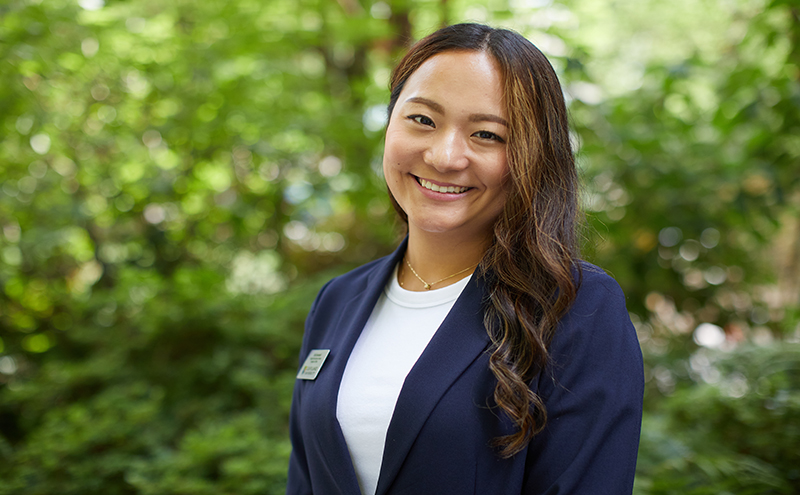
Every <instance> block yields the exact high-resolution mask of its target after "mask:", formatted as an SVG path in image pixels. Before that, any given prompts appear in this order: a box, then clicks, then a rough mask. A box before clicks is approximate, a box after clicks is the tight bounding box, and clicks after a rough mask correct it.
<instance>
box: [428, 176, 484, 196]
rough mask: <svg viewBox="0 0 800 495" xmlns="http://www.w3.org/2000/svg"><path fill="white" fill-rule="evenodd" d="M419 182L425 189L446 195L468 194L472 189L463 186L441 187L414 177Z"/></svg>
mask: <svg viewBox="0 0 800 495" xmlns="http://www.w3.org/2000/svg"><path fill="white" fill-rule="evenodd" d="M414 178H415V179H416V180H417V183H418V184H419V185H420V186H422V187H424V188H425V189H429V190H431V191H434V192H438V193H445V194H461V193H463V192H466V191H467V190H469V189H471V188H470V187H461V186H444V185H442V186H440V185H438V184H434V183H433V182H431V181H429V180H425V179H421V178H419V177H417V176H414Z"/></svg>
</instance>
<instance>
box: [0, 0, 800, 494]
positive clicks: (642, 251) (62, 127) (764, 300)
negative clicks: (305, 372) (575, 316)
mask: <svg viewBox="0 0 800 495" xmlns="http://www.w3.org/2000/svg"><path fill="white" fill-rule="evenodd" d="M466 20H470V21H479V22H489V23H491V24H493V25H496V26H503V27H510V28H513V29H515V30H517V31H519V32H521V33H523V34H524V35H526V36H527V37H529V38H530V39H531V40H532V41H533V42H534V43H535V44H537V46H539V47H540V48H541V49H542V50H543V51H544V52H545V53H546V54H547V55H548V56H549V58H550V60H551V61H552V63H553V65H554V66H555V68H556V69H557V71H558V72H559V74H560V77H561V79H562V83H563V85H564V89H565V91H566V94H567V98H568V102H569V108H570V112H571V117H572V121H573V122H572V123H573V126H574V141H575V143H576V150H577V155H578V160H579V164H580V168H581V173H582V176H583V180H584V185H585V188H584V193H583V202H584V205H585V208H586V222H585V223H586V225H585V228H584V230H583V238H584V253H585V257H586V258H587V259H588V260H590V261H592V262H594V263H597V264H599V265H601V266H603V267H604V268H606V269H607V270H608V271H609V272H610V273H611V274H612V275H613V276H614V277H616V278H617V280H618V281H619V282H620V284H621V285H622V287H623V289H624V290H625V292H626V294H627V297H628V308H629V310H630V312H631V317H632V319H633V321H634V322H635V324H636V328H637V331H638V333H639V337H640V340H641V344H642V347H643V350H644V353H645V367H646V369H645V373H646V378H647V391H646V396H645V407H646V413H645V418H644V426H643V433H642V443H641V450H640V456H639V463H638V471H637V478H636V486H635V490H636V493H637V494H791V493H800V326H798V325H799V322H800V310H799V309H798V308H799V306H800V6H799V5H798V3H796V1H794V0H672V1H669V2H665V1H663V0H485V1H482V2H475V1H469V0H338V1H336V0H227V1H225V2H222V1H190V0H170V1H163V0H106V1H105V3H104V1H103V0H5V1H4V2H2V5H0V181H2V184H0V229H2V232H0V286H1V287H2V290H0V494H26V495H39V494H42V495H44V494H80V495H90V494H103V495H114V494H153V495H163V494H191V495H202V494H237V495H246V494H261V495H263V494H278V493H283V490H284V485H285V477H286V474H285V471H286V463H287V458H288V455H289V452H290V444H289V442H288V438H287V417H288V409H289V403H290V399H291V390H292V384H293V381H294V374H295V367H296V365H297V359H298V356H297V352H298V349H299V346H300V342H301V337H302V328H303V320H304V318H305V313H306V311H307V310H308V307H309V306H310V304H311V301H312V299H313V297H314V295H315V293H316V290H317V289H318V288H319V286H320V285H321V284H322V283H323V282H324V281H326V280H327V279H329V278H330V277H332V276H334V275H336V274H339V273H342V272H344V271H346V270H348V269H350V268H352V267H355V266H357V265H359V264H362V263H364V262H366V261H368V260H371V259H374V258H375V257H377V256H380V255H383V254H386V253H388V252H390V251H391V250H392V249H393V247H394V245H395V244H396V242H397V240H398V238H399V235H400V232H401V231H400V226H399V225H398V222H397V221H396V220H395V218H394V214H393V212H392V211H391V208H390V205H389V202H388V200H387V197H386V193H385V185H384V183H383V180H382V178H381V171H380V163H381V152H382V137H383V126H384V122H385V109H384V108H385V104H386V103H387V100H388V88H387V85H388V76H389V71H390V69H391V67H392V65H393V64H394V63H395V62H396V61H397V60H398V58H399V56H400V55H401V54H402V53H403V50H404V48H405V47H406V46H407V45H408V44H409V43H410V42H411V41H412V40H415V39H418V38H420V37H421V36H423V35H424V34H427V33H429V32H431V31H432V30H434V29H435V28H437V27H439V26H441V25H442V24H443V23H453V22H459V21H466Z"/></svg>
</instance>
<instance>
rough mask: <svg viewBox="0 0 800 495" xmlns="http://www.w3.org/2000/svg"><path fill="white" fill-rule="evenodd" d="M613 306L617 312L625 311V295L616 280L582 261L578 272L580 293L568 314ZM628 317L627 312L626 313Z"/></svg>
mask: <svg viewBox="0 0 800 495" xmlns="http://www.w3.org/2000/svg"><path fill="white" fill-rule="evenodd" d="M609 303H611V304H613V306H614V308H615V309H617V310H620V309H625V294H624V293H623V292H622V288H621V287H620V286H619V284H618V283H617V281H616V280H614V278H612V277H611V276H610V275H608V274H607V273H606V272H605V271H604V270H603V269H602V268H600V267H599V266H596V265H593V264H591V263H588V262H586V261H581V262H580V264H579V270H578V291H577V294H576V297H575V301H573V304H572V307H571V309H570V311H569V313H568V314H573V315H574V314H576V311H577V314H581V311H583V310H586V309H588V308H591V307H596V306H598V305H605V304H609ZM625 316H626V317H627V310H626V311H625Z"/></svg>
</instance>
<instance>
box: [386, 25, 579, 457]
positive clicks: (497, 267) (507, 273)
mask: <svg viewBox="0 0 800 495" xmlns="http://www.w3.org/2000/svg"><path fill="white" fill-rule="evenodd" d="M450 50H470V51H485V52H487V53H489V54H491V55H492V57H494V59H495V60H496V61H497V63H498V65H499V67H500V71H501V76H502V79H503V86H504V87H503V94H504V99H505V102H504V103H505V106H506V114H507V115H508V117H509V136H508V140H507V143H508V144H507V149H506V156H507V161H508V166H509V170H510V177H511V180H510V185H509V190H508V198H507V200H506V204H505V207H504V209H503V211H502V213H501V214H500V217H499V218H498V219H497V221H496V222H495V225H494V232H493V239H492V244H491V246H490V247H489V249H488V250H487V252H486V254H485V255H484V257H483V259H482V260H481V264H480V268H479V270H480V272H479V273H480V274H481V276H483V277H484V279H485V282H486V285H487V288H488V297H487V299H486V301H485V304H484V315H485V316H484V324H485V326H486V330H487V332H488V333H489V336H490V338H491V340H492V344H493V345H492V351H491V356H490V360H489V367H490V369H491V371H492V373H493V374H494V376H495V377H496V378H497V385H496V387H495V390H494V401H495V403H496V404H497V406H499V407H500V408H501V409H502V410H503V411H504V412H505V413H506V414H507V415H508V417H509V418H511V420H512V421H513V422H514V424H515V425H516V427H517V431H515V432H514V433H513V434H511V435H508V436H503V437H500V438H497V439H495V443H496V445H497V446H498V447H499V448H500V452H499V453H500V455H501V456H502V457H511V456H513V455H514V454H516V453H518V452H520V451H521V450H522V449H524V448H525V447H526V446H527V445H528V443H529V442H530V440H531V438H533V436H534V435H535V434H536V433H538V432H539V431H541V430H542V428H543V427H544V425H545V423H546V422H547V411H546V409H545V406H544V403H543V401H542V399H541V398H540V397H539V396H538V395H537V394H535V393H534V392H533V391H532V390H531V389H530V387H529V385H528V384H529V383H530V381H531V380H532V379H533V378H534V377H535V376H536V375H537V374H539V373H540V372H542V371H544V370H545V366H546V365H547V363H548V361H549V357H548V346H549V344H550V341H551V340H552V338H553V334H554V333H555V331H556V327H557V326H558V322H559V320H560V318H561V317H562V316H563V315H564V313H565V312H566V311H567V309H568V308H569V306H570V305H571V304H572V302H573V300H574V299H575V294H576V292H577V285H578V283H579V277H580V270H579V266H578V264H577V263H576V261H577V258H578V246H577V239H576V228H575V226H576V222H577V219H578V215H579V211H578V176H577V171H576V169H575V159H574V156H573V153H572V147H571V145H570V139H569V126H568V118H567V110H566V106H565V104H564V95H563V94H562V92H561V86H560V84H559V82H558V78H557V77H556V74H555V71H554V70H553V68H552V66H551V65H550V62H548V60H547V58H545V56H544V55H543V54H542V52H540V51H539V50H538V49H537V48H536V47H535V46H534V45H533V44H532V43H531V42H530V41H528V40H526V39H525V38H524V37H523V36H521V35H519V34H517V33H515V32H513V31H509V30H505V29H494V28H490V27H488V26H484V25H480V24H456V25H453V26H449V27H445V28H442V29H440V30H439V31H436V32H435V33H433V34H431V35H429V36H427V37H426V38H424V39H422V40H420V41H419V42H417V43H416V44H415V45H414V46H412V47H411V49H410V50H409V52H408V53H407V54H406V55H405V57H403V59H402V60H401V61H400V63H399V64H398V65H397V67H395V69H394V71H393V72H392V78H391V97H390V100H389V116H390V117H391V114H392V111H393V110H394V106H395V104H396V103H397V99H398V97H399V96H400V92H401V91H402V90H403V86H404V85H405V83H406V81H407V80H408V78H409V77H410V76H411V74H413V73H414V71H415V70H417V68H419V66H420V65H422V64H423V63H424V62H425V61H426V60H427V59H429V58H430V57H432V56H434V55H436V54H439V53H442V52H445V51H450ZM389 196H390V198H391V200H392V204H393V205H394V207H395V210H396V211H397V213H398V215H400V218H401V219H402V220H403V221H404V222H407V221H408V216H407V215H406V213H405V212H404V211H403V209H402V208H401V207H400V205H399V204H398V203H397V201H395V199H394V198H393V197H392V195H391V192H390V193H389Z"/></svg>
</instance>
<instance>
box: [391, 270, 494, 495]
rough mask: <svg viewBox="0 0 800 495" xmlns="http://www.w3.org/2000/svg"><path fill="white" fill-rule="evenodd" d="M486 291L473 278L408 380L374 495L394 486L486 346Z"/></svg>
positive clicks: (404, 386) (399, 399)
mask: <svg viewBox="0 0 800 495" xmlns="http://www.w3.org/2000/svg"><path fill="white" fill-rule="evenodd" d="M483 293H484V290H483V283H482V281H481V280H480V279H479V278H478V277H477V276H473V280H470V282H469V284H467V286H466V287H465V288H464V291H463V292H462V293H461V296H459V298H458V299H457V300H456V303H455V304H454V305H453V308H452V309H451V310H450V313H449V314H448V315H447V317H446V318H445V320H444V321H443V322H442V325H441V326H440V327H439V329H438V330H437V331H436V334H435V335H434V336H433V338H432V339H431V341H430V343H429V344H428V347H426V348H425V351H423V353H422V355H421V356H420V358H419V360H418V361H417V363H416V364H415V365H414V367H413V368H412V369H411V372H409V374H408V376H407V377H406V380H405V383H404V384H403V388H402V390H401V391H400V396H399V397H398V399H397V405H396V406H395V410H394V414H393V415H392V420H391V422H390V423H389V430H388V432H387V434H386V447H385V449H384V453H383V463H382V465H381V473H380V477H379V480H378V487H377V490H376V495H383V494H385V493H386V492H387V491H388V489H389V487H390V486H391V485H392V483H393V482H394V479H395V478H396V477H397V474H398V472H399V471H400V467H401V465H402V464H403V461H404V460H405V458H406V456H407V455H408V453H409V451H410V450H411V446H412V445H413V444H414V441H415V440H416V438H417V436H418V435H419V433H420V430H421V429H422V425H423V424H424V423H425V421H426V420H427V418H428V416H429V415H430V414H431V412H432V411H433V409H434V407H436V404H437V403H438V402H439V400H440V399H441V397H442V395H444V393H445V392H446V391H447V389H448V388H450V385H451V384H452V383H453V382H455V381H456V380H457V379H458V377H459V376H460V375H461V373H462V372H463V371H464V370H465V369H466V368H467V367H468V366H469V365H470V364H471V363H472V362H473V361H475V359H477V358H478V357H479V356H480V355H481V354H482V353H483V352H484V351H485V350H486V348H487V347H488V345H489V343H490V341H489V336H488V334H487V333H486V330H485V328H484V326H483V311H482V304H481V303H482V298H483Z"/></svg>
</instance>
